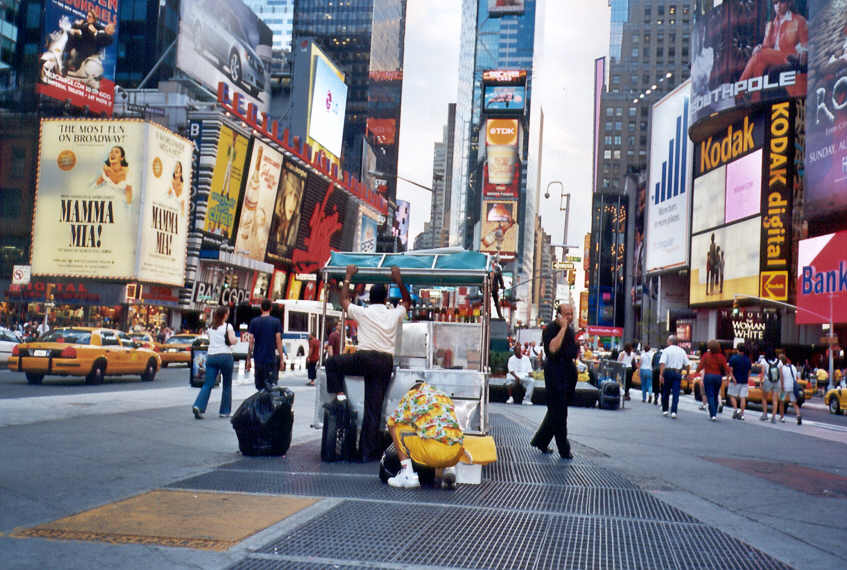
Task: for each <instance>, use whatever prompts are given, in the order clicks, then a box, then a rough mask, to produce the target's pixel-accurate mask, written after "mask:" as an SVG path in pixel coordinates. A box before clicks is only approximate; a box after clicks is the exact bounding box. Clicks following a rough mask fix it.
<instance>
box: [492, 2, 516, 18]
mask: <svg viewBox="0 0 847 570" xmlns="http://www.w3.org/2000/svg"><path fill="white" fill-rule="evenodd" d="M523 11H524V0H488V13H489V14H490V15H492V16H500V15H503V14H520V13H522V12H523Z"/></svg>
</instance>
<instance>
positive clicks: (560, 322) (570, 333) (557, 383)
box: [530, 303, 579, 459]
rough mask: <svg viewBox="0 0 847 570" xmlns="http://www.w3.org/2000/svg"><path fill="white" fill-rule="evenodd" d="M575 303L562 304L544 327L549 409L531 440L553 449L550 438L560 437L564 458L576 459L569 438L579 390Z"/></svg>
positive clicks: (543, 448) (544, 448) (545, 449)
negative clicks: (571, 405)
mask: <svg viewBox="0 0 847 570" xmlns="http://www.w3.org/2000/svg"><path fill="white" fill-rule="evenodd" d="M573 312H574V311H573V307H572V306H571V305H570V304H566V303H562V304H561V305H559V308H558V313H557V317H556V319H555V320H554V321H553V322H552V323H550V324H549V325H547V326H546V327H545V328H544V332H543V333H542V335H541V341H542V343H543V345H544V354H545V355H546V356H547V358H546V359H545V361H544V386H545V390H546V392H547V394H546V396H547V413H546V414H545V415H544V420H543V421H542V422H541V425H540V426H539V427H538V431H537V432H535V436H533V438H532V440H531V441H530V445H532V446H533V447H536V448H538V449H539V450H540V451H541V453H550V448H549V445H550V440H552V439H553V438H556V448H557V449H558V450H559V455H560V456H561V458H562V459H573V454H572V453H571V446H570V442H568V404H569V403H570V400H571V398H572V397H573V394H574V390H576V382H577V372H576V364H575V362H574V360H575V359H576V357H577V356H578V355H579V346H578V345H577V344H576V336H575V334H574V330H573V327H572V326H571V324H572V323H573Z"/></svg>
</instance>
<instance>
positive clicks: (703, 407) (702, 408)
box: [697, 403, 706, 410]
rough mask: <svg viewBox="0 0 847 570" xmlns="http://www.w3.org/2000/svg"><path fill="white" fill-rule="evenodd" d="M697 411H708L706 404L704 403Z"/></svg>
mask: <svg viewBox="0 0 847 570" xmlns="http://www.w3.org/2000/svg"><path fill="white" fill-rule="evenodd" d="M697 409H698V410H705V409H706V404H702V403H701V404H700V407H699V408H697Z"/></svg>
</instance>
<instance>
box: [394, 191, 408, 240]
mask: <svg viewBox="0 0 847 570" xmlns="http://www.w3.org/2000/svg"><path fill="white" fill-rule="evenodd" d="M410 207H411V204H410V203H409V202H408V201H407V200H397V213H396V214H395V215H394V224H395V226H396V231H397V237H398V238H400V247H401V248H402V250H404V251H405V250H406V248H407V247H408V245H409V215H410V212H409V208H410Z"/></svg>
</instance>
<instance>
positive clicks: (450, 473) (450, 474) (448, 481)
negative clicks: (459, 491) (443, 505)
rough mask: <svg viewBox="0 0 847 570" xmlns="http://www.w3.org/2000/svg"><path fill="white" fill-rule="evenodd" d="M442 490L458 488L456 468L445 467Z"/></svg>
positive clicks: (442, 475)
mask: <svg viewBox="0 0 847 570" xmlns="http://www.w3.org/2000/svg"><path fill="white" fill-rule="evenodd" d="M441 477H442V479H441V488H442V489H455V488H456V468H455V467H445V468H444V472H443V473H442V474H441Z"/></svg>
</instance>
